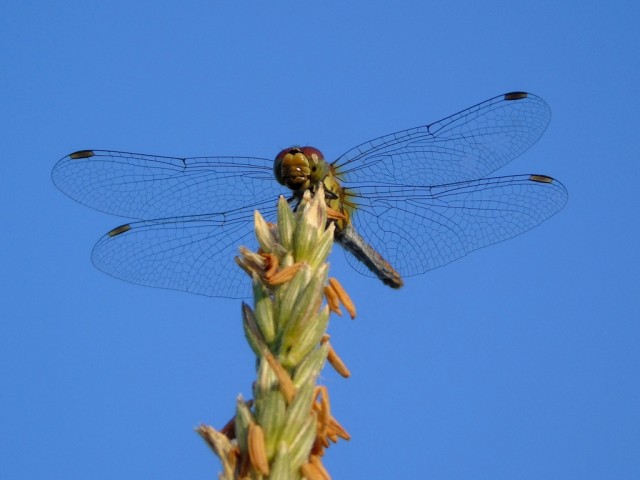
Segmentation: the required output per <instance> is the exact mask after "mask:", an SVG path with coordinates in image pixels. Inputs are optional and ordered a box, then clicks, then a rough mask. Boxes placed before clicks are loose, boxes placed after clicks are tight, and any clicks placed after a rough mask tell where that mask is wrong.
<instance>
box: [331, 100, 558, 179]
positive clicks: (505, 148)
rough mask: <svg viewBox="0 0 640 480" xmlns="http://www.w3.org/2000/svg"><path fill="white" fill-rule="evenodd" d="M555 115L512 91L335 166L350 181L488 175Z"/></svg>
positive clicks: (352, 153) (356, 152) (382, 141)
mask: <svg viewBox="0 0 640 480" xmlns="http://www.w3.org/2000/svg"><path fill="white" fill-rule="evenodd" d="M550 119H551V111H550V110H549V107H548V105H547V104H546V103H545V102H544V100H542V99H541V98H540V97H537V96H535V95H533V94H530V93H524V92H512V93H508V94H504V95H499V96H497V97H494V98H491V99H489V100H486V101H484V102H482V103H479V104H477V105H474V106H473V107H470V108H467V109H466V110H463V111H461V112H458V113H456V114H454V115H451V116H449V117H447V118H444V119H442V120H440V121H438V122H435V123H432V124H430V125H426V126H420V127H416V128H411V129H408V130H403V131H400V132H396V133H392V134H389V135H385V136H383V137H379V138H376V139H373V140H370V141H369V142H366V143H363V144H361V145H358V146H357V147H355V148H353V149H351V150H349V151H348V152H346V153H345V154H343V155H342V156H341V157H339V158H338V159H337V160H336V161H335V162H334V164H335V166H336V169H337V171H338V174H339V175H341V178H344V180H345V183H349V182H357V183H362V182H374V183H380V182H384V183H387V184H389V185H441V184H449V183H455V182H463V181H468V180H473V179H477V178H482V177H486V176H487V175H489V174H490V173H492V172H494V171H495V170H497V169H498V168H500V167H502V166H504V165H506V164H507V163H509V162H510V161H511V160H513V159H514V158H516V157H517V156H519V155H521V154H522V153H523V152H525V151H526V150H527V149H528V148H529V147H530V146H531V145H533V144H534V143H535V142H537V141H538V139H539V138H540V137H541V136H542V134H543V133H544V131H545V129H546V128H547V125H548V124H549V121H550Z"/></svg>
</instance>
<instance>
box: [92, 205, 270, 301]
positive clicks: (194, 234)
mask: <svg viewBox="0 0 640 480" xmlns="http://www.w3.org/2000/svg"><path fill="white" fill-rule="evenodd" d="M276 202H277V198H272V199H270V201H269V202H265V203H263V204H261V205H258V206H257V207H258V208H259V209H260V211H261V213H262V214H263V215H264V216H265V218H266V219H267V220H269V221H274V220H275V205H276ZM241 245H245V246H248V247H257V242H256V240H255V238H254V235H253V210H243V211H242V212H236V213H232V214H213V215H197V216H190V217H179V218H167V219H162V220H152V221H145V222H136V223H131V224H127V225H123V226H120V227H118V228H115V229H113V230H112V231H111V232H109V233H107V234H106V235H104V236H103V237H102V238H101V239H100V240H99V241H98V243H97V244H96V245H95V247H94V249H93V253H92V260H93V263H94V265H95V266H96V267H97V268H98V269H100V270H102V271H103V272H105V273H107V274H109V275H111V276H113V277H115V278H119V279H121V280H125V281H127V282H131V283H135V284H138V285H146V286H149V287H159V288H169V289H173V290H181V291H185V292H192V293H197V294H200V295H207V296H213V297H227V298H248V297H250V294H251V291H250V290H251V287H250V285H251V282H250V280H249V279H247V277H246V274H245V273H244V272H243V271H242V270H241V269H240V267H238V266H237V265H236V263H235V261H234V257H235V256H237V255H238V247H239V246H241Z"/></svg>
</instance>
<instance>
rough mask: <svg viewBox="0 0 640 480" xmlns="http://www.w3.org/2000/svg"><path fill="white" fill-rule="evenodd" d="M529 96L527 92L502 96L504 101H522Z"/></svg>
mask: <svg viewBox="0 0 640 480" xmlns="http://www.w3.org/2000/svg"><path fill="white" fill-rule="evenodd" d="M528 96H529V94H528V93H527V92H509V93H505V94H504V99H505V100H522V99H523V98H527V97H528Z"/></svg>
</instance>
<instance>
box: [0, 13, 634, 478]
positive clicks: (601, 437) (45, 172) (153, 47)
mask: <svg viewBox="0 0 640 480" xmlns="http://www.w3.org/2000/svg"><path fill="white" fill-rule="evenodd" d="M639 23H640V7H639V6H638V3H637V2H631V1H629V2H626V1H617V2H616V1H613V2H594V1H588V2H577V1H567V2H550V1H539V2H508V3H507V2H471V1H469V2H462V1H452V2H421V1H398V2H388V3H381V2H379V3H375V2H362V1H354V2H334V1H330V2H322V3H321V2H314V3H313V4H312V3H310V2H293V1H289V2H279V1H276V2H262V3H259V2H215V1H208V2H206V1H201V2H196V1H185V2H164V3H163V4H161V2H148V1H140V2H123V1H105V2H96V1H65V2H43V1H40V2H37V1H34V2H4V3H3V5H2V7H0V42H1V51H0V55H1V56H0V60H1V67H0V95H1V96H2V102H1V109H0V111H1V115H0V132H1V138H2V141H1V142H0V179H1V181H2V188H1V189H0V198H1V200H2V205H3V206H2V226H3V228H2V235H0V242H1V251H2V266H1V267H0V272H1V273H0V287H1V288H0V291H1V292H2V300H1V302H0V316H1V322H0V375H1V377H0V378H1V379H2V387H1V388H0V430H1V434H0V476H2V478H7V479H9V478H24V479H39V478H64V479H79V478H92V479H112V478H154V479H164V478H192V479H195V478H202V479H205V478H213V477H214V476H215V475H216V474H217V472H218V471H219V469H220V465H219V462H218V460H217V459H216V458H214V456H213V455H212V454H211V453H210V452H209V451H208V449H207V447H206V446H205V445H204V443H203V442H202V441H201V440H200V438H199V437H198V436H197V435H196V434H195V433H194V432H193V428H194V427H195V426H197V425H198V424H199V423H200V422H206V423H210V424H212V425H214V426H218V427H219V426H222V425H223V424H224V423H225V422H226V421H227V420H228V419H229V418H230V417H231V416H232V414H233V409H234V402H235V398H236V396H237V395H238V394H239V393H242V394H243V395H245V396H246V397H249V396H250V395H251V382H252V379H253V376H254V369H253V359H252V355H251V352H250V350H249V348H248V347H247V346H246V344H245V343H244V339H243V335H242V329H241V323H240V304H239V302H235V301H230V300H222V299H210V298H205V297H200V296H196V295H189V294H184V293H179V292H172V291H166V290H156V289H150V288H144V287H139V286H134V285H130V284H127V283H124V282H120V281H117V280H114V279H112V278H110V277H108V276H106V275H104V274H102V273H101V272H99V271H97V270H96V269H94V268H93V267H92V265H91V262H90V260H89V254H90V251H91V247H92V245H93V243H94V242H95V241H96V240H97V238H98V237H99V236H100V235H102V234H103V233H104V232H106V231H108V230H109V229H111V228H113V227H115V226H116V225H119V224H121V223H123V220H122V219H120V218H116V217H109V216H108V215H104V214H101V213H99V212H95V211H92V210H90V209H88V208H86V207H83V206H81V205H79V204H76V203H75V202H73V201H71V200H69V199H68V198H67V197H65V196H64V195H63V194H62V193H60V192H59V191H58V190H57V189H56V188H55V187H54V185H53V184H52V183H51V180H50V171H51V168H52V167H53V165H54V163H55V162H56V161H57V160H58V159H59V158H61V157H62V156H64V155H65V154H67V153H69V152H72V151H74V150H78V149H83V148H105V149H119V150H125V151H134V152H145V153H156V154H164V155H179V156H195V155H250V156H251V155H252V156H265V157H271V156H273V155H275V154H276V153H277V152H278V151H279V150H280V149H281V148H283V147H286V146H289V145H291V144H312V145H315V146H317V147H318V148H320V149H322V150H323V152H324V153H325V155H326V156H327V157H328V158H335V157H336V156H337V155H339V154H341V153H342V152H343V151H345V150H347V149H348V148H350V147H352V146H354V145H356V144H358V143H360V142H362V141H365V140H368V139H370V138H373V137H376V136H379V135H383V134H386V133H389V132H393V131H396V130H399V129H403V128H409V127H413V126H416V125H420V124H425V123H430V122H432V121H435V120H438V119H440V118H442V117H444V116H446V115H449V114H451V113H454V112H456V111H458V110H460V109H462V108H464V107H467V106H470V105H472V104H474V103H476V102H479V101H481V100H484V99H486V98H489V97H492V96H494V95H497V94H500V93H504V92H507V91H511V90H527V91H531V92H534V93H536V94H538V95H540V96H542V97H543V98H544V99H546V100H547V102H548V103H549V104H550V106H551V108H552V111H553V119H552V122H551V125H550V127H549V129H548V130H547V132H546V133H545V135H544V136H543V138H542V140H541V141H540V142H539V143H538V144H537V145H535V146H534V147H533V148H532V149H531V150H530V151H528V152H527V153H526V154H525V155H524V156H522V157H521V158H519V159H517V160H516V161H514V162H513V163H512V164H510V165H509V166H508V167H507V168H505V169H503V170H502V171H501V172H500V173H544V174H548V175H552V176H554V177H556V178H558V179H560V180H561V181H562V182H563V183H564V184H565V185H566V186H567V188H568V189H569V192H570V199H569V203H568V205H567V207H566V208H565V209H564V210H563V211H562V212H561V213H560V214H558V215H557V216H555V217H553V218H552V219H551V220H549V221H548V222H546V223H545V224H543V225H542V226H541V227H539V228H537V229H535V230H533V231H531V232H528V233H527V234H525V235H522V236H520V237H518V238H516V239H513V240H510V241H508V242H505V243H502V244H499V245H497V246H493V247H490V248H487V249H484V250H481V251H479V252H476V253H474V254H472V255H470V256H468V257H466V258H464V259H462V260H460V261H458V262H455V263H453V264H451V265H449V266H447V267H446V268H442V269H438V270H435V271H433V272H430V273H429V274H427V275H423V276H419V277H413V278H410V279H408V280H407V282H406V286H405V288H404V289H402V290H401V291H392V290H391V289H388V288H386V287H384V286H383V285H381V284H380V283H379V282H377V281H376V280H373V279H369V278H365V277H361V276H359V275H358V274H356V273H355V272H353V271H352V270H350V268H349V267H348V266H347V264H346V262H345V261H344V259H343V256H342V253H341V252H339V251H338V252H336V253H335V254H334V255H333V257H332V273H333V274H334V275H335V276H337V277H338V278H340V280H341V281H342V283H343V284H344V285H345V287H346V288H347V289H348V291H349V292H350V294H351V296H352V298H353V299H354V300H355V302H356V304H357V306H358V318H357V319H356V320H355V321H353V322H352V321H350V320H348V319H342V318H334V319H333V320H332V322H331V326H330V332H331V334H332V338H333V342H334V345H335V347H336V349H337V350H338V352H339V353H340V354H341V356H342V357H343V359H344V360H345V361H346V363H347V364H348V366H349V367H350V368H351V371H352V373H353V376H352V378H351V379H349V380H343V379H342V378H340V377H339V376H338V375H337V374H335V373H334V372H333V371H331V370H330V369H327V370H326V371H325V372H324V376H323V379H322V381H323V383H324V384H325V385H327V386H328V387H329V390H330V393H331V395H332V397H331V400H332V407H333V411H334V414H335V415H336V417H337V418H338V419H339V420H340V421H341V422H342V423H343V425H344V426H345V427H346V428H347V429H348V430H349V432H350V433H351V435H352V436H353V439H352V440H351V441H350V442H348V443H340V444H338V445H337V446H334V447H332V448H331V449H330V450H329V452H328V455H327V457H326V460H325V462H326V465H327V468H328V469H329V471H330V472H331V473H332V474H333V476H334V478H338V479H341V478H358V479H360V478H362V479H365V478H408V477H411V478H430V479H469V478H487V479H489V478H490V479H514V478H517V479H541V478H544V479H566V478H584V479H610V478H616V479H634V478H640V455H639V452H640V387H639V381H638V380H639V379H638V371H639V367H640V361H639V360H640V354H639V348H638V344H639V340H640V338H639V333H640V328H639V326H638V325H639V323H640V318H639V317H640V315H639V313H640V311H639V310H640V309H639V306H640V302H639V299H638V297H639V293H640V291H639V289H638V286H639V283H640V282H639V281H638V274H639V273H640V272H639V270H640V269H639V268H638V264H639V262H638V260H639V254H638V247H637V243H638V238H639V235H638V226H637V223H638V222H637V220H638V214H637V208H638V196H637V192H636V190H637V185H638V178H640V171H639V168H638V151H639V150H640V142H639V140H638V138H639V135H638V126H639V123H638V108H639V107H640V102H639V94H638V92H639V88H638V85H639V83H640V74H639V68H638V64H639V62H638V59H639V58H640V48H639V47H640V40H639V38H640V36H639V34H638V32H637V28H638V27H637V26H638V24H639Z"/></svg>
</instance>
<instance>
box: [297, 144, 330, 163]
mask: <svg viewBox="0 0 640 480" xmlns="http://www.w3.org/2000/svg"><path fill="white" fill-rule="evenodd" d="M300 151H301V152H302V154H303V155H304V156H305V157H307V158H308V159H309V160H312V161H313V162H314V163H318V162H320V161H322V160H324V155H323V154H322V152H321V151H320V150H318V149H317V148H315V147H302V148H300Z"/></svg>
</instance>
